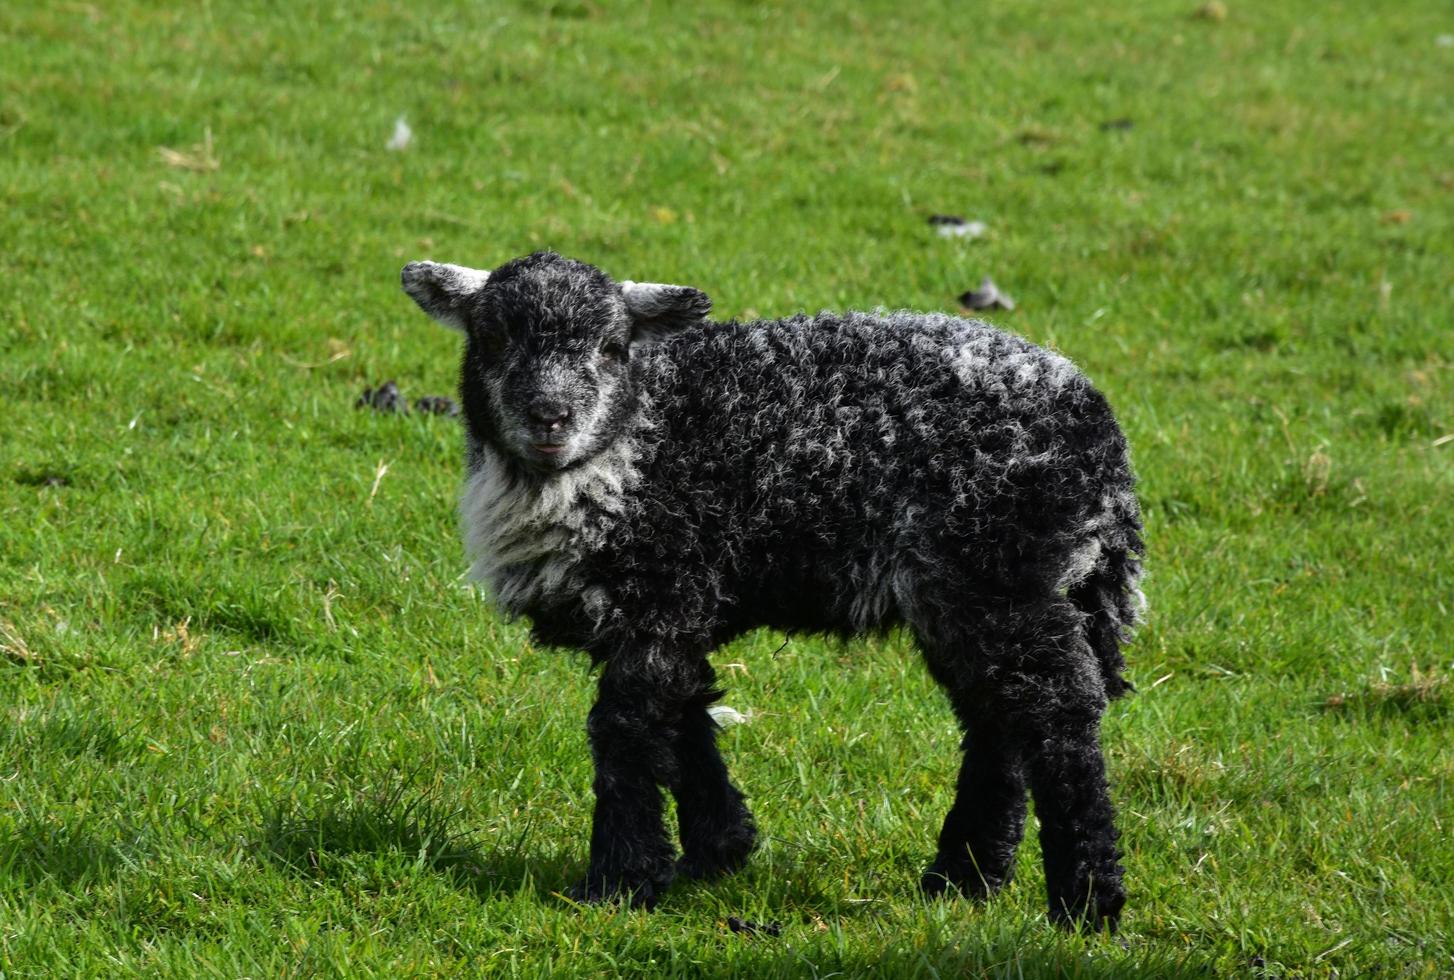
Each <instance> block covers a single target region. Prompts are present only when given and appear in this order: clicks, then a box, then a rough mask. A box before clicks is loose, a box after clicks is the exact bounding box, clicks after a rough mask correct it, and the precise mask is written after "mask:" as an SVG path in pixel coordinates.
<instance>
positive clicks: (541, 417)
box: [530, 402, 570, 432]
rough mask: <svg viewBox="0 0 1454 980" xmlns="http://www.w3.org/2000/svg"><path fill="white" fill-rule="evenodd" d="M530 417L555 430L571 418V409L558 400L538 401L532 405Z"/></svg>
mask: <svg viewBox="0 0 1454 980" xmlns="http://www.w3.org/2000/svg"><path fill="white" fill-rule="evenodd" d="M530 418H531V420H532V421H534V422H538V423H540V424H541V425H543V426H545V427H546V428H547V429H549V430H550V431H552V432H554V431H555V430H556V429H559V428H560V427H561V426H562V425H564V424H565V422H566V420H567V419H569V418H570V409H568V408H566V407H565V406H564V405H561V404H559V403H557V402H536V403H535V404H533V405H531V406H530Z"/></svg>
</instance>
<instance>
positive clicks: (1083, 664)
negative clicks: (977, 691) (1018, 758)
mask: <svg viewBox="0 0 1454 980" xmlns="http://www.w3.org/2000/svg"><path fill="white" fill-rule="evenodd" d="M1083 624H1084V616H1083V614H1082V613H1080V612H1079V611H1078V610H1076V609H1075V608H1074V607H1073V606H1072V605H1071V604H1070V603H1069V602H1067V601H1065V600H1063V599H1059V598H1057V599H1053V600H1048V601H1046V602H1045V603H1043V604H1040V605H1038V606H1034V607H1030V608H1023V607H1022V608H1020V609H1017V610H1011V611H1002V612H1000V613H999V614H997V615H994V616H992V617H989V618H988V619H987V621H986V623H985V624H984V625H985V627H986V629H985V633H984V635H985V636H986V637H987V638H993V641H994V642H995V644H996V645H997V649H995V650H994V651H987V654H988V656H989V657H990V658H991V659H990V661H989V663H990V665H991V671H992V673H991V677H992V679H993V687H992V689H991V691H990V695H991V703H992V704H993V705H996V706H997V707H996V708H995V709H994V710H995V713H996V715H997V716H998V717H1000V718H1002V719H1003V720H1004V722H1005V724H1006V726H1007V727H1008V729H1009V730H1010V731H1011V732H1012V734H1013V735H1014V737H1015V740H1016V741H1017V742H1018V743H1019V746H1020V751H1021V753H1022V757H1023V760H1024V766H1025V774H1026V777H1027V779H1028V781H1029V784H1030V792H1031V795H1032V796H1033V797H1034V800H1035V815H1036V817H1037V818H1038V819H1039V821H1040V844H1041V850H1042V851H1043V857H1044V862H1045V879H1046V889H1047V892H1048V897H1049V903H1050V908H1049V912H1050V918H1051V919H1052V920H1053V921H1055V922H1057V923H1060V924H1062V925H1071V926H1074V925H1080V924H1085V925H1089V926H1090V927H1091V928H1094V929H1110V930H1114V929H1115V927H1116V924H1117V921H1118V919H1119V917H1120V913H1121V907H1122V906H1123V905H1124V904H1125V901H1126V893H1125V889H1124V887H1123V885H1122V880H1121V879H1122V872H1121V866H1120V862H1119V858H1120V852H1119V850H1118V849H1117V846H1116V840H1117V835H1116V826H1115V813H1114V811H1113V809H1112V807H1111V800H1110V793H1109V790H1108V788H1107V785H1106V766H1105V759H1104V757H1103V755H1102V753H1101V745H1100V721H1101V715H1102V713H1103V712H1104V711H1105V707H1106V684H1105V679H1104V677H1103V676H1102V673H1101V668H1100V665H1099V663H1098V662H1097V660H1096V657H1095V654H1094V652H1093V651H1092V650H1091V648H1090V646H1089V644H1088V643H1087V642H1086V639H1085V636H1084V631H1083Z"/></svg>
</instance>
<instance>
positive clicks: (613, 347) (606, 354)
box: [600, 341, 626, 363]
mask: <svg viewBox="0 0 1454 980" xmlns="http://www.w3.org/2000/svg"><path fill="white" fill-rule="evenodd" d="M600 353H601V360H603V361H610V362H612V363H619V362H621V361H624V360H626V347H625V345H624V344H618V343H616V342H615V341H608V342H607V343H604V344H602V345H601V352H600Z"/></svg>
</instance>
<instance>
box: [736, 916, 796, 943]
mask: <svg viewBox="0 0 1454 980" xmlns="http://www.w3.org/2000/svg"><path fill="white" fill-rule="evenodd" d="M727 928H728V929H731V930H732V931H733V932H735V933H738V934H739V935H744V936H755V935H757V934H759V933H761V934H762V935H764V936H772V937H773V938H777V937H778V936H781V935H782V934H783V924H782V923H781V922H753V921H752V920H751V919H739V918H738V917H737V916H735V915H729V916H728V917H727Z"/></svg>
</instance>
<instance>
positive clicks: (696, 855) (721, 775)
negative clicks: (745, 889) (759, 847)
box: [671, 691, 757, 878]
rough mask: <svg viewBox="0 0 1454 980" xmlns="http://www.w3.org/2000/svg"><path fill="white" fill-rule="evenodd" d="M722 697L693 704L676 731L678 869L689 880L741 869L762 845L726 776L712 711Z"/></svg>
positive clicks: (714, 695) (674, 790) (706, 697)
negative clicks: (710, 707)
mask: <svg viewBox="0 0 1454 980" xmlns="http://www.w3.org/2000/svg"><path fill="white" fill-rule="evenodd" d="M717 696H718V694H717V692H715V691H712V692H708V693H707V694H705V695H704V696H702V697H701V698H699V699H697V700H696V701H695V702H694V703H692V704H690V705H688V706H687V707H686V709H685V710H684V711H683V713H682V720H681V725H680V727H679V728H678V730H677V733H676V746H675V748H676V780H675V782H673V783H672V784H671V791H672V795H673V796H675V797H676V802H677V825H678V827H679V829H680V831H681V840H682V858H681V861H679V862H678V864H677V869H678V870H679V871H680V872H681V873H682V874H684V875H686V876H687V877H690V878H712V877H716V876H717V875H722V874H731V873H732V872H734V871H737V870H738V869H740V868H741V867H742V865H743V864H745V863H746V862H747V857H748V855H749V854H751V853H752V850H753V848H754V847H755V846H756V844H757V828H756V827H755V826H754V824H753V822H752V814H751V813H749V812H748V809H747V804H746V803H745V802H744V798H743V796H742V792H741V791H740V790H738V789H737V787H736V786H733V785H732V781H731V780H730V779H729V778H728V776H727V764H726V763H725V762H723V760H722V754H721V752H720V751H719V750H718V748H717V723H716V722H715V721H713V720H712V717H711V715H710V714H708V712H707V705H708V704H710V703H711V702H712V701H714V700H715V699H716V698H717Z"/></svg>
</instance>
